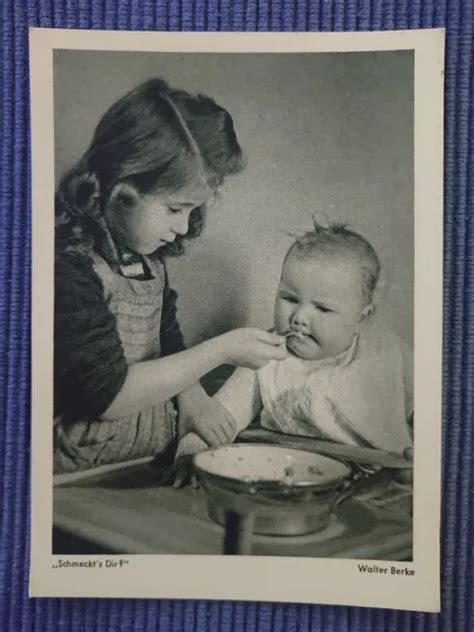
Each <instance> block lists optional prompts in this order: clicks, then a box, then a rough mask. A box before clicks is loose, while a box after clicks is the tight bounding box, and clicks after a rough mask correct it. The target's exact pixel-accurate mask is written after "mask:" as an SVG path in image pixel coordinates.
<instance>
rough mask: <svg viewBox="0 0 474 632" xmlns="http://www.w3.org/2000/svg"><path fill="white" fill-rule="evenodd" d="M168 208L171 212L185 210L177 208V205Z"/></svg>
mask: <svg viewBox="0 0 474 632" xmlns="http://www.w3.org/2000/svg"><path fill="white" fill-rule="evenodd" d="M168 210H169V212H170V213H173V214H175V213H181V211H182V210H183V209H182V208H177V207H172V206H168Z"/></svg>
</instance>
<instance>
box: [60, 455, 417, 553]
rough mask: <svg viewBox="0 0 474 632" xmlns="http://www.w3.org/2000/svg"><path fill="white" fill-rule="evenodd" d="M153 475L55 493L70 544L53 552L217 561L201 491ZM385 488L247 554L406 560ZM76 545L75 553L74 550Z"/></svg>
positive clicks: (217, 544)
mask: <svg viewBox="0 0 474 632" xmlns="http://www.w3.org/2000/svg"><path fill="white" fill-rule="evenodd" d="M156 475H157V472H156V469H155V467H154V466H153V465H152V464H151V463H142V464H138V465H135V466H132V467H127V468H123V469H119V470H115V471H113V472H108V473H102V474H95V475H92V476H90V477H87V478H84V479H82V480H78V481H75V482H72V481H71V482H68V483H63V484H61V485H58V486H56V487H55V488H54V525H55V527H56V528H58V529H59V530H60V531H61V532H62V533H63V534H66V536H67V537H66V540H68V541H69V542H71V543H72V544H71V547H67V550H66V549H63V548H62V547H63V546H64V541H63V544H62V545H56V546H55V550H54V551H53V552H54V553H62V554H65V553H67V554H71V553H74V552H81V553H87V552H88V551H87V544H86V545H85V546H86V548H85V549H84V543H89V546H90V547H91V550H90V552H91V553H94V552H97V549H99V550H101V549H103V550H104V552H106V551H107V552H111V553H119V554H160V553H174V554H207V555H212V554H221V553H222V551H223V541H224V530H223V529H222V528H221V527H220V526H218V525H217V524H214V523H213V522H212V521H211V520H210V519H209V517H208V515H207V505H206V498H205V494H204V492H203V491H202V490H200V489H198V490H194V489H192V488H190V487H186V488H183V489H173V488H170V487H158V486H157V485H156ZM389 487H390V486H389ZM389 487H387V484H386V483H384V484H383V489H382V488H381V489H380V490H377V489H369V490H367V489H366V490H365V491H363V492H361V493H360V494H359V495H358V496H357V497H355V498H351V499H349V500H347V501H345V502H344V503H343V504H342V505H341V506H340V507H339V508H338V510H337V511H336V513H335V515H333V516H332V518H331V522H330V524H329V525H328V527H327V528H326V529H324V530H323V531H321V532H319V533H316V534H312V535H306V536H291V537H273V536H272V537H270V536H257V535H254V537H253V548H252V554H254V555H291V556H304V557H337V558H352V559H374V560H375V559H378V560H409V559H411V556H412V525H411V518H410V516H409V512H408V511H407V507H408V505H407V498H406V495H405V497H404V498H403V497H402V498H401V500H400V502H401V503H402V504H401V505H400V507H398V506H397V504H396V503H395V505H394V504H393V503H392V504H391V503H390V502H388V504H387V499H388V498H389V497H390V495H392V496H393V495H394V494H395V496H396V495H397V490H396V488H395V491H394V490H393V489H392V490H391V491H390V488H389ZM398 496H400V494H398ZM402 496H403V494H402ZM403 507H405V509H403ZM77 539H79V540H80V541H81V542H82V547H81V550H80V551H79V549H77V550H75V547H74V541H76V542H77V541H78V540H77Z"/></svg>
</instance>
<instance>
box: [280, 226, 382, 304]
mask: <svg viewBox="0 0 474 632" xmlns="http://www.w3.org/2000/svg"><path fill="white" fill-rule="evenodd" d="M290 254H291V255H296V256H299V257H305V258H306V257H312V256H317V255H320V254H323V255H329V256H346V257H347V256H349V257H351V258H352V260H353V261H354V263H355V264H356V265H359V266H360V270H361V273H362V292H363V297H364V300H365V301H366V303H367V304H368V303H371V302H372V299H373V294H374V291H375V288H376V286H377V282H378V280H379V275H380V262H379V258H378V257H377V253H376V252H375V250H374V248H373V247H372V245H371V244H370V243H369V242H368V241H367V239H365V237H362V235H360V234H359V233H356V232H355V231H353V230H350V229H349V228H348V227H347V224H345V223H342V222H337V223H332V224H328V225H327V226H322V225H321V224H319V223H318V222H316V221H314V229H313V230H311V231H309V232H307V233H305V234H304V235H302V236H301V237H298V238H297V239H296V241H295V242H294V243H293V245H292V246H291V248H290V249H289V251H288V254H287V256H289V255H290Z"/></svg>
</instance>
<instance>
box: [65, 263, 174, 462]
mask: <svg viewBox="0 0 474 632" xmlns="http://www.w3.org/2000/svg"><path fill="white" fill-rule="evenodd" d="M145 262H146V265H147V267H148V269H149V272H150V274H149V278H146V279H143V280H138V279H135V278H127V277H125V276H123V275H122V274H120V273H119V272H114V271H113V270H112V269H111V268H110V266H109V265H108V264H107V263H106V261H104V259H102V258H101V257H100V256H99V255H97V254H94V255H92V257H90V258H89V257H85V256H80V255H72V254H61V255H59V256H58V258H57V260H56V266H55V323H54V325H55V348H54V409H55V410H54V414H55V446H54V470H55V473H59V472H69V471H75V470H80V469H87V468H89V467H94V466H97V465H101V464H104V463H113V462H119V461H125V460H129V459H133V458H139V457H142V456H147V455H152V454H154V453H156V452H160V451H163V450H165V449H166V447H167V446H168V444H169V443H170V441H171V439H172V438H173V435H174V428H173V417H174V415H173V412H174V411H173V407H172V404H171V402H164V403H160V404H157V405H156V406H154V407H153V408H149V409H146V410H142V411H140V412H139V413H136V414H133V415H128V416H126V417H124V418H121V419H116V420H112V421H110V420H103V419H101V415H102V413H103V412H104V411H105V410H106V409H107V408H108V407H109V405H110V404H111V403H112V402H113V400H114V399H115V397H116V395H117V394H118V392H119V391H120V389H121V388H122V386H123V383H124V381H125V378H126V376H127V368H128V366H129V365H130V364H133V363H135V362H139V361H142V360H149V359H152V358H158V357H160V356H164V355H168V354H171V353H176V352H177V351H181V350H182V349H184V344H183V338H182V335H181V331H180V329H179V325H178V323H177V321H176V298H177V297H176V293H175V292H174V291H173V290H171V289H170V287H169V284H168V278H167V274H166V269H165V267H164V266H163V265H162V264H160V263H156V262H153V261H151V260H150V259H148V258H146V259H145Z"/></svg>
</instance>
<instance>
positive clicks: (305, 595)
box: [30, 29, 444, 612]
mask: <svg viewBox="0 0 474 632" xmlns="http://www.w3.org/2000/svg"><path fill="white" fill-rule="evenodd" d="M30 51H31V118H32V213H33V220H32V221H33V259H32V261H33V268H32V274H33V280H32V448H31V449H32V452H31V454H32V456H31V465H32V479H31V485H32V525H31V571H30V595H31V596H32V597H142V598H181V599H231V600H233V599H237V600H251V601H279V602H301V603H322V604H344V605H357V606H368V607H383V608H396V609H406V610H420V611H430V612H437V611H439V608H440V601H439V600H440V595H439V591H440V588H439V583H440V582H439V574H440V571H439V527H440V477H441V459H440V452H441V373H442V354H441V350H442V266H443V258H442V256H443V247H442V246H443V207H442V201H443V180H442V175H443V72H444V65H443V64H444V31H443V30H440V29H438V30H425V31H399V32H380V33H379V32H372V33H337V34H335V33H324V34H320V33H151V32H147V33H135V32H120V33H119V32H100V31H94V32H93V31H74V30H55V29H32V30H31V32H30ZM51 424H52V425H51Z"/></svg>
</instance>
